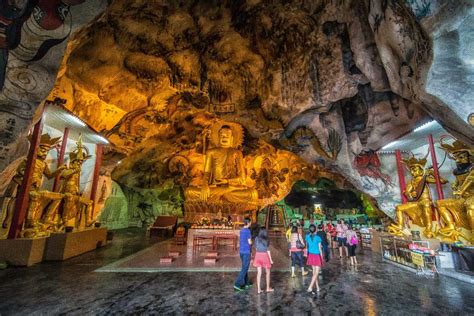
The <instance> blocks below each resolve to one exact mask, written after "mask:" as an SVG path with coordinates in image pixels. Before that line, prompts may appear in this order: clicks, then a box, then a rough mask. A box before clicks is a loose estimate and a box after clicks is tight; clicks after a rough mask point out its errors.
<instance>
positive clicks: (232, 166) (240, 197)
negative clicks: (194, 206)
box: [185, 125, 257, 203]
mask: <svg viewBox="0 0 474 316" xmlns="http://www.w3.org/2000/svg"><path fill="white" fill-rule="evenodd" d="M233 137H234V135H233V131H232V128H231V127H230V126H229V125H222V126H221V127H220V129H219V130H218V144H217V146H216V147H215V148H211V149H209V150H208V151H207V153H206V156H205V162H204V176H203V178H202V182H201V186H200V187H192V186H191V187H188V188H187V189H186V190H185V200H186V202H211V203H216V202H221V203H222V202H224V203H226V202H227V203H253V202H256V200H257V191H256V190H254V189H251V188H249V187H248V186H247V185H246V180H245V168H244V159H243V155H242V151H241V150H239V149H237V148H234V140H233Z"/></svg>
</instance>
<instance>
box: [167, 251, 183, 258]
mask: <svg viewBox="0 0 474 316" xmlns="http://www.w3.org/2000/svg"><path fill="white" fill-rule="evenodd" d="M180 255H181V252H179V251H170V252H168V257H171V258H177V257H179V256H180Z"/></svg>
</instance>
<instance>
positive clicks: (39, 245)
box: [0, 237, 47, 267]
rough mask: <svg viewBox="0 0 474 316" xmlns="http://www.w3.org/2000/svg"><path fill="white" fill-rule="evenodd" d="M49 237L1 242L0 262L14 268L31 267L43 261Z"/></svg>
mask: <svg viewBox="0 0 474 316" xmlns="http://www.w3.org/2000/svg"><path fill="white" fill-rule="evenodd" d="M46 239H47V237H41V238H34V239H32V238H19V239H2V240H0V261H6V262H7V263H8V264H9V265H12V266H27V267H29V266H31V265H33V264H35V263H40V262H41V261H43V255H44V251H45V248H46Z"/></svg>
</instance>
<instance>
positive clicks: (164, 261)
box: [160, 257, 173, 263]
mask: <svg viewBox="0 0 474 316" xmlns="http://www.w3.org/2000/svg"><path fill="white" fill-rule="evenodd" d="M172 262H173V258H171V257H161V258H160V263H172Z"/></svg>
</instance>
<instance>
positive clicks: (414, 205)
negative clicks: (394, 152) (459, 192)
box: [388, 157, 447, 238]
mask: <svg viewBox="0 0 474 316" xmlns="http://www.w3.org/2000/svg"><path fill="white" fill-rule="evenodd" d="M402 162H403V163H404V164H405V165H406V166H407V167H408V168H409V170H410V174H411V176H412V178H411V179H410V181H409V182H408V184H407V187H406V190H405V192H403V193H404V194H405V196H406V197H407V198H408V201H409V202H408V203H405V204H400V205H398V206H397V207H396V217H397V223H396V224H392V225H390V226H389V229H388V231H389V232H390V233H391V234H393V235H396V236H404V234H403V228H404V226H405V220H404V215H407V216H408V217H409V218H410V219H411V220H412V221H413V223H414V224H416V225H418V226H420V227H423V228H424V230H423V235H424V236H425V237H427V238H433V237H434V233H433V231H432V217H431V215H432V206H433V202H432V200H431V194H430V188H429V186H428V183H435V182H436V181H435V178H434V175H433V170H432V169H427V170H425V165H426V158H422V159H417V158H415V157H411V158H410V159H402ZM440 180H441V182H442V183H446V182H447V181H446V180H444V179H440Z"/></svg>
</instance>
